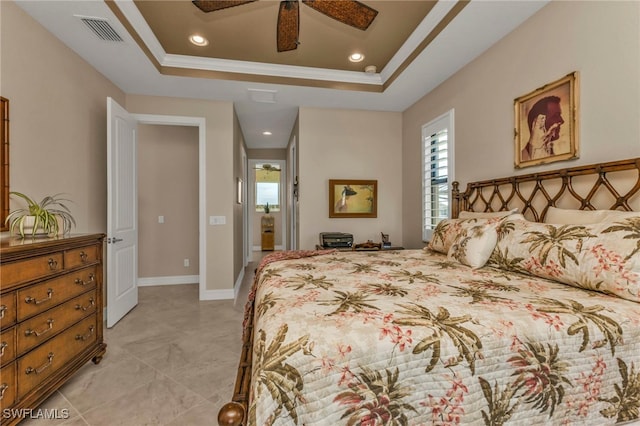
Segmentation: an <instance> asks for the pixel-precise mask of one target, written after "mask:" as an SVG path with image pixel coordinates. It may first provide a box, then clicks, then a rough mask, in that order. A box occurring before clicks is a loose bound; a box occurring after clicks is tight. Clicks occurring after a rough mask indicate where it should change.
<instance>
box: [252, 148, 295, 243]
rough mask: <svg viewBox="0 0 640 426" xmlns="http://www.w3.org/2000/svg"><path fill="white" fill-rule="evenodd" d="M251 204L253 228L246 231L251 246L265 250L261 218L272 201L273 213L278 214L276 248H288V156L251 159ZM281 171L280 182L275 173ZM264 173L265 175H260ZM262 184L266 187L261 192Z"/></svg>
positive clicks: (275, 217)
mask: <svg viewBox="0 0 640 426" xmlns="http://www.w3.org/2000/svg"><path fill="white" fill-rule="evenodd" d="M248 172H249V173H248V176H249V179H248V181H249V182H248V185H247V186H248V188H247V206H248V209H249V212H248V223H249V229H248V232H247V235H246V238H247V244H248V247H250V248H251V250H252V251H253V252H256V251H261V250H262V247H261V244H260V240H261V238H260V221H261V218H262V216H263V215H264V207H265V206H266V203H267V202H269V204H270V207H269V210H270V212H269V213H270V214H271V215H272V216H274V222H275V233H274V239H275V241H274V243H275V247H274V249H275V250H285V249H286V248H287V196H286V191H285V188H286V176H287V174H286V160H260V159H250V160H249V167H248ZM275 173H277V176H278V178H277V182H274V181H273V179H272V178H273V176H275ZM260 176H262V177H260ZM258 185H261V186H263V189H264V191H262V192H259V190H258Z"/></svg>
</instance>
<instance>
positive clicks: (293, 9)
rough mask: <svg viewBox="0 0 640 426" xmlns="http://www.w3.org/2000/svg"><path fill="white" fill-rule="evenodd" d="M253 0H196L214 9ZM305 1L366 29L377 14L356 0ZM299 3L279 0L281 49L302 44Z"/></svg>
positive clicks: (359, 27)
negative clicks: (300, 40)
mask: <svg viewBox="0 0 640 426" xmlns="http://www.w3.org/2000/svg"><path fill="white" fill-rule="evenodd" d="M254 1H256V0H193V4H194V5H196V6H197V7H198V8H199V9H200V10H202V11H203V12H213V11H216V10H220V9H226V8H228V7H234V6H240V5H243V4H246V3H253V2H254ZM302 3H304V4H305V5H307V6H309V7H310V8H312V9H314V10H317V11H318V12H321V13H323V14H325V15H327V16H328V17H330V18H333V19H335V20H336V21H339V22H342V23H344V24H347V25H350V26H352V27H354V28H358V29H359V30H363V31H364V30H366V29H367V28H369V25H371V23H372V22H373V20H374V19H375V17H376V15H377V14H378V11H377V10H375V9H372V8H370V7H369V6H367V5H365V4H362V3H360V2H359V1H356V0H302ZM299 7H300V6H299V3H298V0H284V1H281V2H280V9H279V11H278V28H277V33H276V34H277V37H276V39H277V46H278V52H286V51H289V50H295V49H297V48H298V44H300V42H299V41H298V34H299V30H300V23H299V14H300V10H299Z"/></svg>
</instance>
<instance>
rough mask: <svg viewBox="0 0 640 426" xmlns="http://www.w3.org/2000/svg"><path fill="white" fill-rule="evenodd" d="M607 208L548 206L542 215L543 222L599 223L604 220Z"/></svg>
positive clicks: (567, 223) (563, 223)
mask: <svg viewBox="0 0 640 426" xmlns="http://www.w3.org/2000/svg"><path fill="white" fill-rule="evenodd" d="M606 212H607V210H577V209H559V208H557V207H549V209H548V210H547V214H546V216H545V217H544V223H555V224H560V225H586V224H589V223H600V222H602V221H603V220H604V218H605V215H606Z"/></svg>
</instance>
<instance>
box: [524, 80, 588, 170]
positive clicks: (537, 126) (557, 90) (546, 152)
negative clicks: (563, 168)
mask: <svg viewBox="0 0 640 426" xmlns="http://www.w3.org/2000/svg"><path fill="white" fill-rule="evenodd" d="M514 110H515V127H514V136H515V144H514V151H515V167H516V168H522V167H529V166H537V165H539V164H546V163H552V162H555V161H564V160H571V159H575V158H578V154H579V139H578V72H577V71H576V72H572V73H571V74H568V75H566V76H564V77H562V78H561V79H559V80H556V81H554V82H552V83H549V84H546V85H545V86H543V87H540V88H538V89H536V90H534V91H532V92H530V93H527V94H526V95H523V96H520V97H519V98H517V99H515V101H514Z"/></svg>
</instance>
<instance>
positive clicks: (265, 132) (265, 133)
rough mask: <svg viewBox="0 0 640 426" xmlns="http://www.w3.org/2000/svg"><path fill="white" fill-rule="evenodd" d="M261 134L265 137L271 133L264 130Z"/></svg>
mask: <svg viewBox="0 0 640 426" xmlns="http://www.w3.org/2000/svg"><path fill="white" fill-rule="evenodd" d="M262 134H263V135H265V136H271V134H272V133H271V132H270V131H268V130H265V131H264V132H262Z"/></svg>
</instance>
